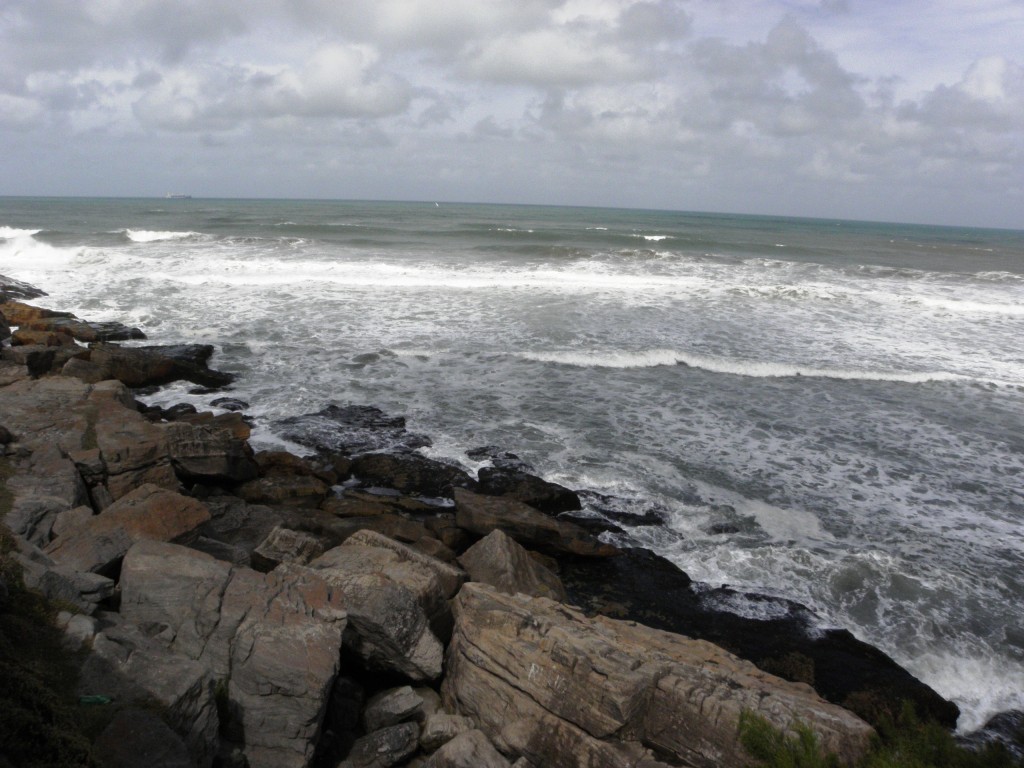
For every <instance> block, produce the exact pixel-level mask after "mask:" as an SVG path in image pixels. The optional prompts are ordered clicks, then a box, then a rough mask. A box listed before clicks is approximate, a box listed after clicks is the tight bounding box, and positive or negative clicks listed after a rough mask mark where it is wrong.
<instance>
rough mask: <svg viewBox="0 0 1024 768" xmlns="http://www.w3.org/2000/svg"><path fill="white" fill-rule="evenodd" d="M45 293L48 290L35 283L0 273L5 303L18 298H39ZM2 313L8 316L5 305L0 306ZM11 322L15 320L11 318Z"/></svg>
mask: <svg viewBox="0 0 1024 768" xmlns="http://www.w3.org/2000/svg"><path fill="white" fill-rule="evenodd" d="M45 295H46V291H42V290H40V289H38V288H36V287H35V286H34V285H29V284H28V283H23V282H22V281H21V280H15V279H13V278H10V277H5V276H4V275H0V302H4V305H6V304H7V303H8V302H11V301H14V300H16V299H38V298H39V297H40V296H45ZM0 315H4V317H6V314H4V307H3V306H0ZM9 322H12V323H13V322H14V321H13V320H10V321H9Z"/></svg>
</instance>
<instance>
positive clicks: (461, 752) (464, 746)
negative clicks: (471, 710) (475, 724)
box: [425, 730, 512, 768]
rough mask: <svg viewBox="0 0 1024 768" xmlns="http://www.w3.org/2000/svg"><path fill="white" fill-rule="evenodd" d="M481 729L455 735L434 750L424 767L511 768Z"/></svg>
mask: <svg viewBox="0 0 1024 768" xmlns="http://www.w3.org/2000/svg"><path fill="white" fill-rule="evenodd" d="M511 765H512V764H511V763H510V762H509V761H508V760H506V759H505V758H504V757H503V756H502V754H501V753H500V752H499V751H498V750H496V749H495V748H494V745H493V744H491V742H490V739H488V738H487V736H486V734H484V732H483V731H478V730H470V731H465V732H463V733H460V734H458V735H457V736H455V737H454V738H453V739H452V740H451V741H449V742H447V743H446V744H445V745H444V746H442V747H441V748H440V749H438V750H437V752H435V753H434V754H433V755H432V756H431V757H430V759H429V760H427V762H426V763H425V768H511Z"/></svg>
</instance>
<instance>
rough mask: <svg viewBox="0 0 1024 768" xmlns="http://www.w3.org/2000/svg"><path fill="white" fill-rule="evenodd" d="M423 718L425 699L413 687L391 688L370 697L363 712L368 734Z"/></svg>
mask: <svg viewBox="0 0 1024 768" xmlns="http://www.w3.org/2000/svg"><path fill="white" fill-rule="evenodd" d="M422 718H423V699H422V698H420V696H419V694H417V693H416V692H415V691H413V689H412V687H411V686H408V685H403V686H402V687H400V688H389V689H387V690H385V691H381V692H380V693H377V694H375V695H373V696H371V697H370V700H369V701H367V702H366V708H365V709H364V710H363V724H364V725H365V727H366V731H367V733H370V732H372V731H378V730H380V729H381V728H387V727H388V726H391V725H398V724H399V723H404V722H405V721H406V720H421V719H422Z"/></svg>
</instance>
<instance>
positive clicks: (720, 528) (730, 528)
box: [707, 523, 740, 536]
mask: <svg viewBox="0 0 1024 768" xmlns="http://www.w3.org/2000/svg"><path fill="white" fill-rule="evenodd" d="M707 532H708V534H710V535H711V536H725V535H729V534H733V533H739V532H740V527H739V526H738V525H735V524H734V523H714V524H713V525H709V526H708V528H707Z"/></svg>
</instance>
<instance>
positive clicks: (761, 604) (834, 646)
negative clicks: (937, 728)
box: [559, 549, 959, 728]
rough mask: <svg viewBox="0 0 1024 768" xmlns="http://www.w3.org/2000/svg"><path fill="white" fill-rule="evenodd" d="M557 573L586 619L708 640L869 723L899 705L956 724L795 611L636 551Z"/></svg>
mask: <svg viewBox="0 0 1024 768" xmlns="http://www.w3.org/2000/svg"><path fill="white" fill-rule="evenodd" d="M559 565H560V570H559V576H560V577H561V579H562V583H563V584H564V585H565V588H566V591H567V592H568V594H569V602H570V603H571V604H573V605H578V606H581V607H582V608H583V609H584V610H586V611H587V612H593V613H601V614H604V615H606V616H610V617H613V618H618V619H629V620H632V621H638V622H641V623H643V624H646V625H648V626H651V627H654V628H656V629H664V630H667V631H669V632H678V633H680V634H685V635H688V636H690V637H693V638H696V639H702V640H708V641H710V642H712V643H716V644H717V645H720V646H722V647H723V648H725V649H726V650H728V651H730V652H732V653H734V654H736V655H737V656H739V657H741V658H744V659H748V660H749V661H752V662H754V663H755V664H757V665H759V666H762V667H767V668H771V669H772V670H773V671H775V672H776V673H785V672H786V671H787V670H788V671H790V672H794V673H795V674H790V675H789V677H790V679H797V678H802V679H801V680H800V681H801V682H808V680H807V679H806V678H807V677H808V675H810V676H812V677H813V687H814V689H815V690H816V691H817V692H818V693H819V694H820V695H821V696H822V697H824V698H825V699H827V700H828V701H831V702H833V703H835V704H839V705H841V706H845V707H848V708H851V709H853V711H855V712H857V713H858V714H861V715H862V716H864V717H866V718H867V719H868V720H869V721H875V722H877V720H878V715H880V714H890V715H896V714H898V713H899V711H900V706H901V702H902V701H903V700H908V701H910V702H912V703H913V704H914V706H915V707H916V709H917V711H918V712H919V714H921V715H922V716H925V717H931V718H934V719H935V720H937V721H938V722H939V723H941V724H943V725H945V726H947V727H950V728H952V727H954V726H955V724H956V720H957V717H958V716H959V711H958V709H957V707H956V705H955V704H953V703H951V702H948V701H946V700H945V699H943V698H942V697H940V696H939V695H938V694H937V693H936V692H935V691H933V690H932V689H931V688H929V687H928V686H927V685H925V684H924V683H922V682H921V681H919V680H917V679H916V678H915V677H913V676H912V675H911V674H910V673H909V672H907V671H906V670H905V669H903V668H902V667H900V666H899V665H898V664H896V662H894V661H893V660H892V659H890V658H889V657H888V656H886V655H885V654H884V653H882V652H881V651H880V650H878V649H877V648H874V647H872V646H870V645H868V644H867V643H863V642H861V641H860V640H858V639H857V638H855V637H854V636H853V635H852V634H851V633H850V632H848V631H846V630H840V629H823V628H820V627H818V625H817V620H816V618H815V616H814V614H813V613H812V612H811V611H810V610H808V609H807V608H805V607H804V606H802V605H800V604H799V603H796V602H794V601H790V600H782V599H778V598H771V597H766V596H764V595H752V594H744V593H741V592H737V591H735V590H731V589H728V588H719V589H714V590H709V589H707V588H706V587H704V586H703V585H699V584H696V583H694V582H692V581H691V579H690V578H689V576H687V575H686V574H685V573H684V572H683V571H681V570H679V569H678V568H677V567H676V566H675V565H673V564H672V563H671V562H669V561H668V560H666V559H665V558H663V557H660V556H658V555H656V554H654V553H653V552H650V551H648V550H643V549H627V550H623V551H622V555H620V556H619V557H616V558H611V559H609V560H601V561H594V560H589V559H586V558H570V557H561V558H559ZM801 657H802V658H801ZM797 661H800V662H801V663H797Z"/></svg>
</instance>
